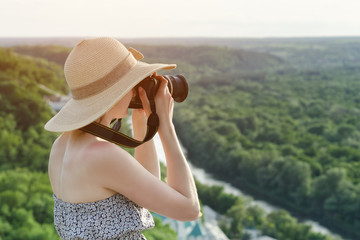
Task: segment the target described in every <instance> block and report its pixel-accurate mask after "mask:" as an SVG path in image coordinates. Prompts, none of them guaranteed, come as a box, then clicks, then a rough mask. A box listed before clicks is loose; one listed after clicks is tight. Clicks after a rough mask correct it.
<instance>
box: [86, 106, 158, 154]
mask: <svg viewBox="0 0 360 240" xmlns="http://www.w3.org/2000/svg"><path fill="white" fill-rule="evenodd" d="M150 105H151V110H152V113H151V114H150V116H149V118H148V120H147V131H146V135H145V137H144V140H142V141H139V140H136V139H134V138H131V137H129V136H126V135H125V134H123V133H121V132H118V131H116V130H114V129H112V128H109V127H107V126H105V125H102V124H100V123H97V122H92V123H90V124H89V125H86V126H85V127H82V128H80V130H82V131H84V132H87V133H90V134H92V135H95V136H97V137H100V138H102V139H105V140H107V141H109V142H112V143H115V144H117V145H119V146H122V147H127V148H136V147H138V146H140V145H141V144H143V143H145V142H147V141H149V140H150V139H152V138H153V137H154V135H155V134H156V132H157V130H158V129H159V117H158V115H157V114H156V108H155V103H154V102H152V103H151V104H150ZM118 121H121V119H118Z"/></svg>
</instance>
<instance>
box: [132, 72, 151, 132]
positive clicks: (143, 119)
mask: <svg viewBox="0 0 360 240" xmlns="http://www.w3.org/2000/svg"><path fill="white" fill-rule="evenodd" d="M153 76H155V77H156V73H154V74H153ZM138 93H139V97H140V100H141V103H142V105H143V108H138V109H133V110H132V122H133V127H134V131H135V132H137V130H140V129H141V131H140V132H141V133H140V134H141V135H143V134H145V133H143V132H144V131H146V130H147V119H148V118H149V116H150V114H151V108H150V101H149V99H148V97H147V95H146V92H145V90H144V89H143V88H142V87H139V91H138Z"/></svg>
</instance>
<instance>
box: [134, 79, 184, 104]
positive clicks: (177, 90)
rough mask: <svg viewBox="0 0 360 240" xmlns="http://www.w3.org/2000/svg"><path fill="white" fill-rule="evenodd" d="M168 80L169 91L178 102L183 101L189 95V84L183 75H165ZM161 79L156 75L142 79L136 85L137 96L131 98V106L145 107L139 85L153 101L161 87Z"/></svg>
mask: <svg viewBox="0 0 360 240" xmlns="http://www.w3.org/2000/svg"><path fill="white" fill-rule="evenodd" d="M163 77H164V78H166V79H167V80H168V85H167V87H168V88H169V92H170V94H171V96H172V98H174V101H176V102H183V101H184V100H185V99H186V97H187V95H188V84H187V82H186V79H185V78H184V76H182V75H163ZM159 86H160V81H159V80H157V79H156V78H155V77H154V76H149V77H147V78H145V79H144V80H142V81H141V82H140V83H138V84H137V85H136V86H135V90H136V92H137V94H136V96H135V97H133V98H132V99H131V102H130V105H129V108H143V106H142V103H141V100H140V97H139V87H142V88H143V89H144V90H145V92H146V95H147V97H148V98H149V100H150V101H153V100H154V98H155V95H156V92H157V90H158V89H159Z"/></svg>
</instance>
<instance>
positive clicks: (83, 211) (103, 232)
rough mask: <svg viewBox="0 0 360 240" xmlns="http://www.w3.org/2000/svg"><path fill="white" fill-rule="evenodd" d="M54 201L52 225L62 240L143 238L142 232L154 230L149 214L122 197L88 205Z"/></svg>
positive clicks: (112, 197) (117, 196) (116, 196)
mask: <svg viewBox="0 0 360 240" xmlns="http://www.w3.org/2000/svg"><path fill="white" fill-rule="evenodd" d="M53 198H54V203H55V204H54V225H55V229H56V231H57V232H58V234H59V235H60V237H61V239H66V240H86V239H99V240H100V239H122V240H130V239H131V240H134V239H146V238H145V236H144V235H143V234H142V233H141V231H143V230H145V229H149V228H152V227H154V221H153V218H152V216H151V214H150V212H149V211H148V210H146V209H144V208H142V207H140V206H138V205H137V204H136V203H134V202H132V201H131V200H129V199H128V198H126V197H125V196H123V195H121V194H115V195H113V196H111V197H109V198H106V199H103V200H99V201H95V202H89V203H69V202H64V201H62V200H60V199H58V198H57V197H56V196H55V194H53Z"/></svg>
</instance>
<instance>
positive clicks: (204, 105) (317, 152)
mask: <svg viewBox="0 0 360 240" xmlns="http://www.w3.org/2000/svg"><path fill="white" fill-rule="evenodd" d="M302 44H303V45H302V46H304V45H306V43H302ZM128 45H129V46H132V47H135V48H136V49H138V50H140V51H141V52H142V53H143V54H144V55H145V59H144V60H145V61H147V62H168V63H176V64H177V65H178V68H177V69H176V70H175V71H173V72H172V74H177V73H180V74H183V75H184V76H185V77H186V79H187V80H188V83H189V87H190V92H189V96H188V99H187V100H186V101H185V102H183V103H179V104H176V106H175V116H174V121H175V125H176V129H177V132H178V135H179V137H180V139H181V141H182V144H183V145H184V146H185V148H186V149H187V151H188V154H189V159H191V161H192V162H193V163H194V164H195V165H198V166H201V167H203V168H205V169H206V170H207V171H209V172H211V173H212V174H214V175H215V176H217V177H218V178H221V179H225V180H227V181H229V182H231V183H232V184H234V185H235V186H238V187H239V188H241V189H244V190H245V191H248V192H250V193H252V194H253V195H256V196H258V197H260V198H264V199H266V200H267V201H270V202H273V203H276V204H277V205H279V206H282V207H284V208H286V209H288V210H290V211H291V212H292V213H295V214H296V215H298V216H305V217H309V218H312V219H316V220H319V221H320V222H321V223H322V224H324V225H326V226H328V227H329V228H330V229H333V230H334V231H337V232H341V233H342V235H343V236H346V237H351V238H355V239H356V238H358V237H359V233H358V231H357V229H359V228H360V201H359V200H360V183H359V182H360V172H359V170H360V165H359V164H360V148H359V146H360V122H359V121H358V119H360V118H359V115H360V111H359V109H360V95H359V90H360V81H359V77H360V70H358V68H357V65H356V64H359V63H360V62H359V61H358V60H360V59H359V54H357V53H359V52H360V46H359V45H356V44H354V43H352V42H351V41H350V43H349V42H338V43H337V46H340V47H342V49H344V51H342V52H340V51H335V50H336V49H335V50H333V51H326V49H327V47H328V46H329V44H323V45H321V43H317V45H321V51H308V49H310V47H309V48H306V51H301V48H300V49H299V45H296V44H292V45H290V44H284V43H278V44H277V47H276V48H274V46H273V45H266V44H265V45H264V46H262V47H261V48H260V47H259V46H256V47H254V46H253V45H251V46H250V44H248V45H246V46H245V45H244V49H236V48H230V47H214V46H174V45H166V46H148V45H133V44H132V45H130V43H128ZM330 46H333V45H330ZM245 48H248V49H245ZM250 48H251V49H250ZM255 48H256V49H255ZM312 48H313V47H312ZM328 48H329V49H330V47H328ZM255 50H256V51H255ZM69 51H70V49H69V48H65V47H61V46H17V47H12V48H11V49H9V48H8V49H4V48H2V49H1V48H0V98H1V101H0V104H1V108H0V124H2V128H1V132H0V134H1V135H0V141H1V143H2V144H1V145H0V155H1V157H0V205H1V208H0V212H1V214H0V238H2V239H56V232H55V229H53V226H52V207H53V205H52V204H53V203H52V196H51V194H52V192H51V187H50V185H49V182H48V178H47V173H46V172H47V158H48V154H49V150H50V146H51V143H52V141H53V140H54V139H55V138H56V135H55V134H53V133H49V132H46V131H44V130H43V125H44V123H45V122H46V121H47V119H49V118H50V117H51V115H52V114H53V112H52V111H51V109H50V108H49V106H48V105H47V104H46V102H45V101H44V99H43V96H44V95H46V94H48V93H47V92H46V91H45V90H44V89H43V88H41V87H40V86H41V85H45V86H46V87H47V88H50V89H52V90H54V91H56V92H58V93H61V94H66V93H67V92H68V89H67V88H66V85H65V82H64V76H63V73H62V66H63V63H64V61H65V59H66V56H67V54H68V53H69ZM271 51H272V52H271ZM285 53H286V54H285ZM340 54H342V55H340ZM349 55H351V58H352V59H353V60H354V61H347V60H346V59H349ZM301 59H303V60H302V61H300V60H301ZM339 59H345V60H341V61H340V60H339ZM304 63H306V64H304ZM312 66H313V67H312ZM198 190H199V197H200V199H201V201H202V202H203V203H204V204H207V205H209V206H212V207H214V208H216V206H218V209H216V210H217V211H219V212H220V213H222V214H226V215H227V216H229V217H230V218H231V219H233V220H232V222H231V224H230V225H226V224H225V223H224V226H223V229H224V231H225V232H226V233H227V234H228V236H231V237H233V238H234V239H239V238H240V237H241V233H242V228H243V227H244V226H247V227H249V226H250V227H251V226H254V227H256V228H258V229H262V231H263V232H264V233H266V234H268V235H269V236H273V237H275V238H277V239H299V240H300V239H309V240H310V239H312V240H315V239H330V238H329V237H327V236H324V235H322V234H315V233H312V232H311V231H310V230H309V227H308V226H306V225H302V224H298V223H297V222H296V220H295V219H294V218H293V217H291V216H290V215H289V214H288V213H287V212H285V211H281V212H275V213H274V214H272V215H268V216H265V214H264V213H262V212H261V210H259V209H257V208H246V207H245V206H246V204H245V203H243V202H242V200H241V199H238V198H236V197H234V196H229V195H226V194H224V193H222V189H219V188H208V187H206V186H203V185H201V184H199V183H198ZM219 196H222V198H221V199H220V200H221V202H224V201H223V200H225V199H227V201H225V202H227V203H228V205H226V204H225V205H224V204H216V201H219ZM25 200H26V201H25ZM220 206H221V207H220ZM265 219H266V220H265ZM281 222H286V223H288V225H287V227H284V228H283V229H281V224H280V225H277V224H276V223H281ZM158 226H159V231H160V233H159V234H158V235H159V236H161V234H167V232H168V231H170V234H171V230H169V229H167V228H166V226H161V224H160V223H159V224H158ZM30 228H31V231H29V229H30ZM162 228H163V229H165V230H163V231H162ZM161 231H162V232H161ZM153 232H155V231H153ZM300 232H301V233H302V234H300ZM20 233H22V234H23V235H21V234H20ZM149 234H151V233H150V232H149ZM172 236H174V235H172ZM295 236H301V237H299V238H295ZM147 237H148V239H151V236H150V235H147ZM153 239H170V238H160V237H156V238H153ZM244 239H245V238H244Z"/></svg>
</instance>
